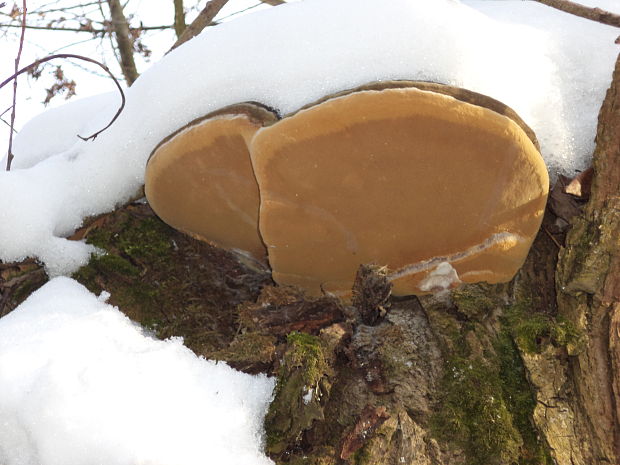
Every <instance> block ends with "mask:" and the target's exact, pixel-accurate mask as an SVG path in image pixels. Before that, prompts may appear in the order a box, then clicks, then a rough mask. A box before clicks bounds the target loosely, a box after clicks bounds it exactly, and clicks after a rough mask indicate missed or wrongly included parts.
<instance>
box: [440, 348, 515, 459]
mask: <svg viewBox="0 0 620 465" xmlns="http://www.w3.org/2000/svg"><path fill="white" fill-rule="evenodd" d="M442 387H443V389H442V391H443V392H442V399H441V406H440V409H439V411H438V412H437V413H436V414H435V415H434V416H433V418H432V420H431V428H432V431H433V433H434V435H435V436H436V437H438V438H439V439H442V440H444V441H448V442H453V443H456V444H457V445H458V446H460V447H461V448H462V449H463V450H464V451H465V453H466V454H467V456H468V458H469V462H468V463H470V464H471V465H483V464H485V465H486V464H493V463H515V462H517V460H518V458H519V454H520V448H521V444H522V439H521V436H520V434H519V431H518V430H517V429H516V428H515V426H514V425H513V421H512V415H511V414H510V412H509V410H508V408H507V407H506V403H505V402H504V399H503V396H502V385H501V382H500V379H499V376H498V373H497V372H496V371H495V370H494V369H493V367H491V366H488V365H486V364H484V363H483V362H481V361H479V360H470V359H467V358H461V357H453V358H451V359H450V360H449V361H448V363H447V366H446V371H445V375H444V378H443V380H442Z"/></svg>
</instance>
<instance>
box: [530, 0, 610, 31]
mask: <svg viewBox="0 0 620 465" xmlns="http://www.w3.org/2000/svg"><path fill="white" fill-rule="evenodd" d="M534 1H536V2H538V3H542V4H544V5H547V6H550V7H552V8H555V9H557V10H561V11H564V12H565V13H570V14H572V15H575V16H580V17H582V18H586V19H590V20H592V21H596V22H598V23H602V24H607V25H608V26H615V27H620V15H617V14H615V13H611V12H609V11H605V10H602V9H600V8H589V7H587V6H583V5H580V4H579V3H574V2H571V1H569V0H534Z"/></svg>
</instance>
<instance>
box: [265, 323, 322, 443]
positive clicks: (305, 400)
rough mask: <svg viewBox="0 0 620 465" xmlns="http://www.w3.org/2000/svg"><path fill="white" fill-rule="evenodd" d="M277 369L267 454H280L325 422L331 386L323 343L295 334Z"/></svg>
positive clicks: (268, 416)
mask: <svg viewBox="0 0 620 465" xmlns="http://www.w3.org/2000/svg"><path fill="white" fill-rule="evenodd" d="M287 343H288V347H287V350H286V352H285V354H284V357H283V360H282V364H281V366H280V368H279V370H278V380H277V384H276V392H275V398H274V400H273V402H272V403H271V405H270V406H269V411H268V412H267V416H266V418H265V429H266V432H267V451H268V452H269V453H270V454H275V455H278V454H281V453H283V452H284V451H285V450H286V448H287V447H290V446H291V445H293V444H295V443H296V442H297V441H298V440H299V439H300V437H301V435H302V433H303V431H305V430H307V429H308V428H310V427H311V426H312V423H313V422H314V421H315V420H322V419H323V418H324V417H323V407H322V406H323V405H324V403H325V401H326V400H327V397H328V395H329V391H330V389H331V384H330V383H329V381H328V378H327V377H328V374H329V373H330V371H331V370H330V367H329V364H328V362H327V358H326V356H325V353H324V350H325V349H324V347H323V345H322V344H321V340H320V339H319V338H318V337H316V336H312V335H310V334H306V333H298V332H292V333H290V334H289V335H288V337H287Z"/></svg>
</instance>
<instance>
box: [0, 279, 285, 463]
mask: <svg viewBox="0 0 620 465" xmlns="http://www.w3.org/2000/svg"><path fill="white" fill-rule="evenodd" d="M105 297H106V296H102V297H101V298H100V299H97V297H95V296H94V295H92V294H90V293H89V292H88V291H87V290H86V289H85V288H84V287H83V286H81V285H80V284H78V283H77V282H75V281H73V280H71V279H68V278H62V277H61V278H56V279H54V280H52V281H50V282H49V283H47V284H46V285H45V286H44V287H42V288H41V289H40V290H38V291H37V292H35V293H34V294H33V295H32V296H30V297H29V298H28V299H27V300H26V301H25V302H24V303H23V304H22V305H21V306H19V307H18V308H17V309H16V310H14V311H13V312H12V313H10V314H9V315H7V316H5V317H3V318H2V319H0V463H2V464H3V465H69V464H70V465H91V464H92V465H94V464H101V463H104V464H106V465H117V464H118V465H121V464H123V465H126V464H157V465H167V464H169V465H194V464H196V465H198V464H200V465H204V464H208V463H212V464H218V465H233V464H234V465H267V464H271V463H273V462H271V460H269V459H268V458H267V457H265V456H264V455H263V454H262V452H261V441H260V437H261V436H260V435H261V430H262V421H263V417H264V415H265V412H266V409H267V405H268V402H269V399H270V397H271V392H272V389H273V384H274V383H273V381H272V380H270V379H268V378H266V377H265V376H262V375H260V376H249V375H245V374H243V373H240V372H237V371H235V370H233V369H232V368H230V367H228V366H227V365H226V364H224V363H215V362H211V361H206V360H204V359H201V358H198V357H196V356H195V355H194V354H193V353H192V352H191V351H190V350H189V349H187V348H186V347H184V346H183V344H182V341H181V340H180V339H171V340H167V341H158V340H155V339H153V338H151V337H149V336H148V335H146V334H144V332H142V331H141V330H140V328H139V327H137V326H136V325H135V324H133V323H132V322H131V321H130V320H129V319H128V318H127V317H125V316H124V315H123V314H122V313H121V312H119V311H118V309H116V308H115V307H112V306H110V305H108V304H106V303H105V302H104V301H103V300H104V299H105Z"/></svg>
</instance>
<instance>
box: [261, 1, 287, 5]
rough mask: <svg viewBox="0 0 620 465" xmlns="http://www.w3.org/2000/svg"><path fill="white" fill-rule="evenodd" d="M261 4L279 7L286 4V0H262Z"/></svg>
mask: <svg viewBox="0 0 620 465" xmlns="http://www.w3.org/2000/svg"><path fill="white" fill-rule="evenodd" d="M261 2H262V3H266V4H267V5H271V6H278V5H283V4H285V3H286V2H285V1H284V0H261Z"/></svg>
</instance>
